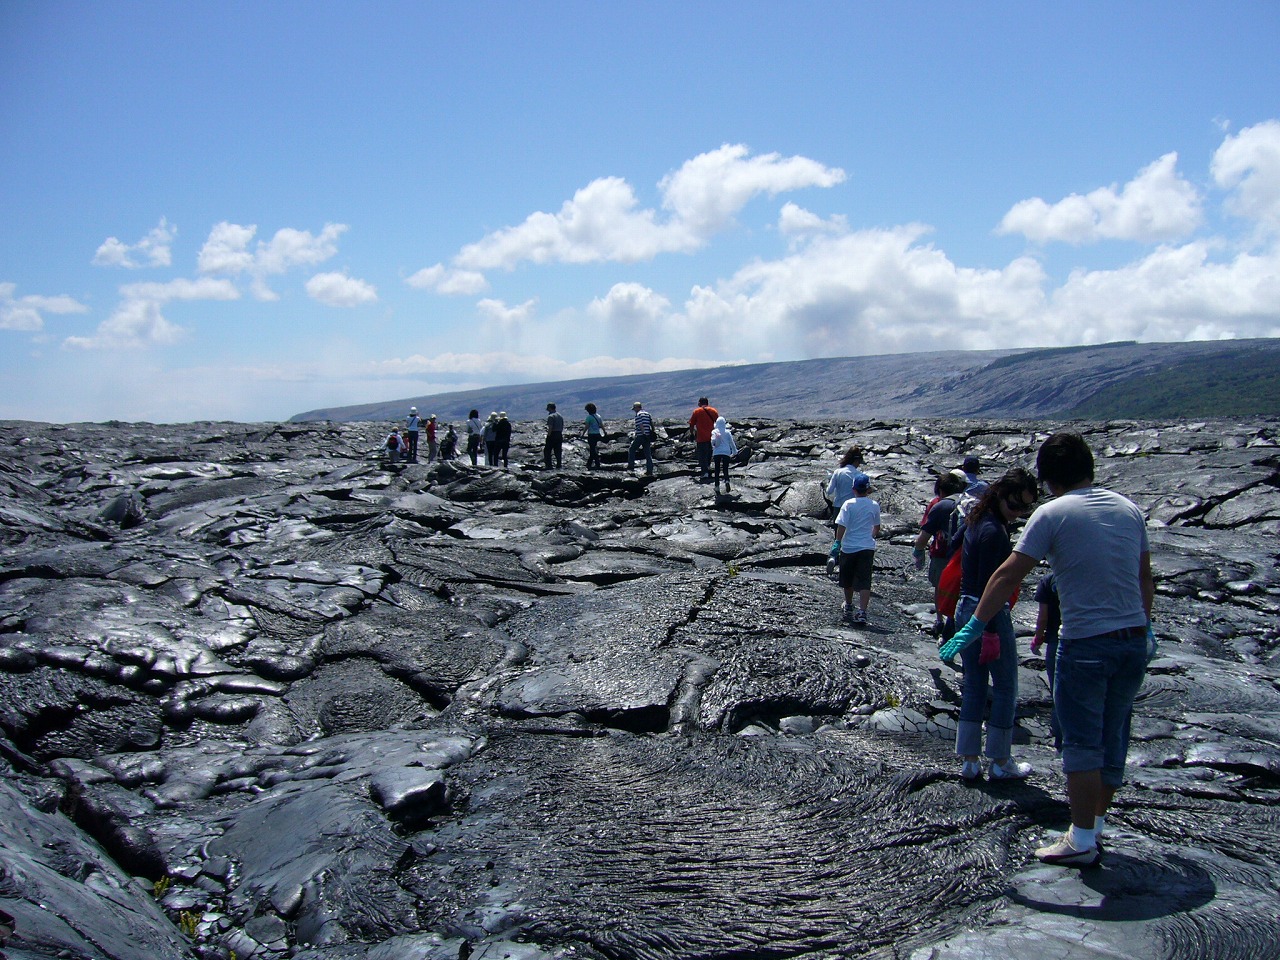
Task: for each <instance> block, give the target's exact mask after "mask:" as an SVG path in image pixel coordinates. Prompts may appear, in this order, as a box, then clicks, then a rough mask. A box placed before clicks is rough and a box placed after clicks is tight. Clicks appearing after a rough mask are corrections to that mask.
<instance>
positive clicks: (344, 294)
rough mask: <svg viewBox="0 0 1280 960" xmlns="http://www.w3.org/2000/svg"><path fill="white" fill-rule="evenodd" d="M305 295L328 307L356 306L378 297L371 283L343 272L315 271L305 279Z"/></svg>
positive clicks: (374, 300) (370, 301)
mask: <svg viewBox="0 0 1280 960" xmlns="http://www.w3.org/2000/svg"><path fill="white" fill-rule="evenodd" d="M307 295H308V296H309V297H311V299H313V300H319V301H320V302H321V303H323V304H326V305H327V306H330V307H358V306H360V305H361V304H362V303H374V302H376V301H377V299H378V291H377V290H376V289H375V288H374V287H373V286H372V285H371V284H368V283H366V282H365V281H363V280H357V279H356V278H355V277H349V276H347V275H346V274H345V273H317V274H316V275H315V276H314V277H312V278H311V279H310V280H308V281H307Z"/></svg>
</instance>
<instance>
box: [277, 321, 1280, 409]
mask: <svg viewBox="0 0 1280 960" xmlns="http://www.w3.org/2000/svg"><path fill="white" fill-rule="evenodd" d="M702 395H706V396H708V397H710V398H711V402H712V404H713V405H715V406H717V407H719V408H720V409H721V411H722V412H723V413H725V414H726V416H728V417H729V418H730V419H731V420H732V419H734V418H738V419H741V418H744V417H767V418H774V419H806V420H808V419H817V420H823V419H859V420H861V419H875V418H886V419H909V418H913V417H960V418H967V417H986V418H1015V419H1017V418H1046V417H1047V418H1060V419H1076V418H1079V419H1113V418H1123V417H1131V418H1141V417H1214V416H1221V417H1239V416H1253V415H1258V416H1280V339H1276V338H1272V339H1265V340H1214V341H1198V342H1194V343H1135V342H1132V341H1126V342H1121V343H1105V344H1098V345H1096V346H1081V347H1055V348H1047V349H1039V350H973V351H961V350H948V351H938V352H932V353H900V354H887V355H883V356H873V357H838V358H830V359H819V360H793V361H786V362H779V363H753V364H745V365H740V366H727V367H710V368H705V369H697V370H677V371H671V372H669V373H651V374H635V375H632V376H626V377H595V378H591V379H585V380H565V381H559V382H550V383H533V384H521V385H513V386H503V387H487V388H484V389H481V390H466V391H458V392H454V393H438V394H428V395H424V396H418V397H406V398H403V399H398V400H386V401H379V402H376V403H367V404H360V405H356V406H346V407H326V408H320V409H316V410H308V411H306V412H305V413H299V414H297V415H295V416H293V417H291V418H290V420H291V422H304V421H310V420H334V421H352V420H397V419H400V418H402V417H403V416H404V415H405V413H406V412H407V411H408V409H409V407H410V406H416V407H417V408H418V409H419V410H420V411H421V412H422V414H423V415H424V416H425V415H428V414H431V413H434V414H435V415H436V416H437V417H438V418H439V419H440V420H441V421H443V422H446V423H450V422H452V423H458V422H461V421H462V420H465V419H466V416H467V412H468V411H469V410H471V409H472V408H475V409H477V410H479V411H480V414H481V416H487V415H488V414H489V412H490V411H494V410H503V411H506V412H507V414H508V416H509V417H511V419H513V420H534V419H539V418H541V417H543V416H545V414H546V405H547V402H548V401H554V402H555V403H556V404H557V406H558V407H559V409H560V412H562V413H564V414H565V415H566V417H567V418H569V419H573V418H574V417H575V416H576V415H577V414H578V412H579V411H580V410H581V409H582V407H583V405H584V404H585V403H587V401H591V402H593V403H595V404H596V405H597V406H598V407H599V408H600V412H601V415H602V416H604V417H606V418H608V419H617V418H622V417H626V416H629V415H630V412H631V404H632V402H633V401H635V400H641V401H643V402H644V404H645V407H646V409H648V410H649V411H650V412H651V413H652V414H654V416H656V417H659V418H676V417H684V416H687V415H688V412H689V410H691V409H692V408H693V407H694V406H695V405H696V403H697V399H698V397H699V396H702Z"/></svg>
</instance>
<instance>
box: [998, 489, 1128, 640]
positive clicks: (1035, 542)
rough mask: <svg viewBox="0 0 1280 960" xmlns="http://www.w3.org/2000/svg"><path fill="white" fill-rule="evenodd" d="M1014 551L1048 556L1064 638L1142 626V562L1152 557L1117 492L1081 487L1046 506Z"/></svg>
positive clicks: (1126, 503) (1034, 556)
mask: <svg viewBox="0 0 1280 960" xmlns="http://www.w3.org/2000/svg"><path fill="white" fill-rule="evenodd" d="M1014 550H1016V551H1017V552H1018V553H1021V554H1023V555H1025V556H1028V557H1031V558H1033V559H1035V560H1043V559H1044V558H1045V557H1048V558H1049V565H1050V566H1051V567H1052V568H1053V575H1054V578H1055V579H1056V580H1057V582H1058V597H1059V599H1060V600H1061V603H1062V638H1063V639H1064V640H1071V639H1082V638H1084V637H1094V636H1097V635H1098V634H1100V633H1109V632H1110V631H1112V630H1120V629H1122V628H1124V627H1141V626H1144V625H1145V624H1146V622H1147V613H1146V610H1145V609H1144V608H1143V606H1142V581H1141V575H1140V571H1141V563H1140V560H1141V557H1142V554H1144V553H1149V552H1150V551H1151V547H1150V545H1149V544H1148V542H1147V524H1146V519H1145V518H1144V517H1143V516H1142V511H1141V510H1139V509H1138V508H1137V507H1136V506H1134V504H1133V503H1132V502H1131V501H1129V500H1127V499H1125V498H1124V497H1122V496H1120V494H1118V493H1113V492H1112V491H1110V490H1104V489H1103V488H1102V487H1084V488H1082V489H1080V490H1072V491H1070V492H1068V493H1065V494H1063V495H1062V496H1060V497H1058V498H1057V499H1056V500H1050V501H1049V502H1048V503H1046V504H1044V505H1043V506H1041V507H1040V508H1039V509H1037V510H1036V512H1035V513H1033V514H1032V515H1031V519H1030V520H1028V521H1027V526H1026V528H1025V529H1024V530H1023V531H1022V536H1021V538H1019V540H1018V545H1017V546H1016V547H1014Z"/></svg>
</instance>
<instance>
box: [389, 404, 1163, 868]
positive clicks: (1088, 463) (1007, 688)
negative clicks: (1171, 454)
mask: <svg viewBox="0 0 1280 960" xmlns="http://www.w3.org/2000/svg"><path fill="white" fill-rule="evenodd" d="M546 410H547V417H546V436H545V439H544V443H543V451H542V459H543V467H544V468H545V469H547V470H551V469H561V468H562V467H563V461H564V432H565V419H564V416H563V415H562V414H560V413H559V412H558V411H557V409H556V404H555V403H548V404H547V406H546ZM584 412H585V417H584V419H583V427H582V429H583V436H584V437H585V439H586V441H587V451H588V452H587V463H586V467H587V469H589V470H592V469H598V468H599V467H600V449H599V448H600V444H601V443H602V442H603V441H604V440H605V439H606V438H607V432H606V430H605V425H604V421H603V420H602V419H601V417H600V415H599V411H598V409H597V408H596V405H595V404H594V403H588V404H586V406H585V407H584ZM632 414H633V419H632V430H631V437H630V444H629V446H628V450H627V466H628V469H635V467H636V465H637V463H638V462H639V461H640V460H641V459H642V458H643V460H644V463H645V473H646V475H649V476H652V475H653V473H654V463H653V443H654V439H655V437H656V430H655V427H654V420H653V417H652V416H651V415H650V414H649V413H648V411H646V410H645V409H644V405H643V404H642V403H640V402H639V401H637V402H635V403H633V404H632ZM688 425H689V432H690V434H691V436H692V439H693V441H694V444H695V453H696V458H697V471H698V475H697V482H698V483H712V484H714V485H715V489H716V492H717V494H718V493H720V490H721V484H722V483H723V487H724V491H725V492H726V493H727V492H729V491H730V490H731V486H730V482H731V481H730V474H729V465H730V463H731V462H732V460H733V458H734V457H735V456H736V455H737V453H738V447H737V443H736V442H735V440H734V437H733V431H732V430H731V428H730V427H729V424H728V422H727V421H726V419H725V418H724V417H722V416H721V415H720V413H719V411H718V410H716V408H715V407H713V406H711V404H710V402H709V400H708V398H707V397H705V396H704V397H699V398H698V405H697V407H696V408H695V409H694V411H693V413H692V414H691V415H690V417H689V421H688ZM424 430H425V432H426V434H427V449H428V454H427V457H428V462H430V461H432V460H435V459H436V458H437V456H438V457H439V458H440V459H442V460H448V459H452V458H453V457H454V456H456V455H457V434H456V433H455V431H454V430H453V428H452V426H450V427H449V428H448V433H447V434H446V436H445V439H444V441H443V442H441V443H440V444H439V445H437V442H436V417H435V415H431V416H429V417H428V418H427V419H426V420H425V421H423V420H422V419H421V418H419V416H418V411H417V408H412V409H411V410H410V412H409V417H408V418H407V420H406V424H405V430H404V435H403V437H401V436H400V434H399V431H398V430H393V431H392V433H391V435H390V436H389V437H388V439H387V444H386V445H387V450H388V452H389V453H390V454H391V456H392V458H393V459H394V458H396V457H397V456H403V457H404V458H405V459H407V460H409V461H410V462H415V461H416V460H417V458H418V436H419V433H420V432H424ZM466 431H467V444H466V453H467V455H468V456H469V457H470V459H471V463H472V464H473V465H478V463H479V457H480V454H481V452H482V450H483V453H484V457H485V463H486V464H487V465H488V466H491V467H496V466H498V465H499V464H501V465H502V466H504V467H505V466H507V464H508V455H509V449H510V443H511V422H510V421H509V420H508V419H507V416H506V414H505V412H495V413H492V414H490V415H489V418H488V420H486V421H481V419H480V414H479V412H478V411H477V410H472V411H471V412H470V415H469V417H468V419H467V424H466ZM863 461H864V456H863V452H862V450H861V448H860V447H859V446H857V445H854V446H851V447H849V448H848V449H847V450H846V451H845V453H844V454H843V456H842V457H841V459H840V462H839V464H838V466H837V467H836V469H835V470H834V471H833V472H832V474H831V477H830V479H829V481H828V483H827V486H826V495H827V498H828V499H829V500H830V501H831V522H832V526H833V529H834V534H835V536H834V542H833V544H832V547H831V551H830V554H829V556H828V560H827V570H828V572H829V573H830V574H831V575H833V576H835V577H837V578H838V580H839V582H840V586H841V588H842V591H843V594H844V599H843V604H842V608H841V613H842V616H843V618H844V619H846V620H847V621H849V622H850V623H852V624H853V625H855V626H859V627H865V626H866V625H867V623H868V607H869V605H870V601H871V585H872V579H873V575H874V569H875V551H876V541H877V539H878V538H879V536H880V532H881V523H880V505H879V504H878V503H877V502H876V501H875V500H874V499H872V497H871V493H872V481H871V478H870V476H869V475H868V474H867V473H865V472H863V470H862V467H863ZM1035 466H1036V472H1035V474H1033V473H1031V472H1030V471H1029V470H1027V469H1025V468H1023V467H1013V468H1012V469H1010V470H1008V471H1006V472H1005V473H1004V474H1003V475H1002V476H1000V477H998V478H997V479H995V480H994V481H990V482H988V481H986V480H984V479H982V478H981V477H980V476H979V472H980V469H981V464H980V462H979V460H978V458H977V457H976V456H973V455H970V456H967V457H965V458H964V460H963V461H962V462H961V463H960V464H959V465H958V466H957V467H955V468H954V469H950V470H945V471H942V472H940V473H939V474H938V475H937V477H936V479H935V482H934V496H933V499H932V500H931V501H930V502H929V503H928V505H927V506H926V508H925V511H924V515H923V516H922V518H921V520H920V524H919V533H918V535H917V536H916V538H915V540H914V543H913V546H912V554H913V559H914V563H915V567H916V569H917V570H924V569H926V567H927V570H928V579H929V583H930V584H931V586H932V587H933V592H934V610H935V615H934V630H933V632H934V635H935V637H936V639H937V641H938V645H939V655H940V657H941V658H942V659H943V660H944V662H947V663H950V664H952V665H953V666H954V664H955V659H956V658H957V657H958V658H959V662H960V669H961V671H962V682H961V705H960V717H959V721H958V724H957V730H956V746H955V752H956V756H957V757H958V758H959V760H960V777H961V779H962V780H963V781H964V782H966V783H976V782H978V781H980V780H981V779H982V778H983V776H984V768H983V759H982V758H983V757H985V759H986V767H985V777H986V778H987V779H989V780H991V781H1005V780H1021V779H1024V778H1026V777H1028V776H1029V775H1030V774H1031V773H1032V772H1033V769H1032V767H1031V765H1030V764H1029V763H1026V762H1024V761H1021V760H1018V759H1016V758H1014V757H1013V756H1012V747H1013V729H1014V723H1015V719H1016V710H1017V698H1018V652H1017V636H1016V633H1015V629H1014V625H1013V619H1012V608H1013V605H1014V604H1015V603H1016V602H1017V600H1018V593H1019V588H1020V586H1021V584H1022V581H1023V580H1024V579H1025V578H1026V576H1027V575H1028V574H1029V573H1030V572H1031V571H1032V569H1033V568H1034V567H1035V566H1036V565H1037V564H1038V563H1040V562H1041V561H1042V560H1046V559H1047V560H1048V563H1049V566H1050V568H1051V572H1050V573H1049V574H1048V575H1046V576H1045V577H1044V579H1043V580H1042V581H1041V583H1040V585H1039V588H1038V589H1037V590H1036V595H1035V600H1036V602H1037V603H1038V604H1039V610H1038V615H1037V621H1036V632H1035V636H1034V638H1033V641H1032V646H1031V649H1032V653H1033V654H1036V653H1038V652H1039V651H1040V650H1042V649H1043V650H1044V651H1045V653H1046V667H1047V673H1048V677H1049V683H1050V686H1051V689H1052V692H1053V710H1052V716H1051V732H1052V734H1053V737H1054V744H1055V747H1057V748H1058V749H1059V750H1060V753H1061V757H1062V769H1063V772H1064V774H1065V775H1066V779H1067V795H1068V801H1069V805H1070V811H1071V827H1070V829H1068V830H1067V832H1066V833H1064V834H1063V835H1062V837H1061V838H1059V839H1058V840H1057V841H1055V842H1054V843H1051V844H1049V845H1047V846H1044V847H1041V848H1040V849H1038V850H1036V856H1037V857H1038V858H1039V859H1040V860H1041V861H1043V862H1045V863H1049V864H1058V865H1063V866H1073V867H1089V866H1094V865H1096V864H1098V863H1099V862H1100V859H1101V856H1102V848H1101V845H1100V844H1099V842H1098V841H1099V837H1100V835H1101V833H1102V830H1103V828H1104V827H1105V825H1106V813H1107V809H1108V807H1109V805H1110V802H1111V799H1112V797H1113V795H1114V794H1115V792H1116V789H1117V788H1118V787H1119V786H1120V785H1121V783H1122V781H1123V776H1124V768H1125V761H1126V756H1127V750H1128V739H1129V718H1130V715H1131V712H1132V708H1133V701H1134V698H1135V697H1136V695H1137V692H1138V689H1139V687H1140V686H1141V684H1142V681H1143V678H1144V676H1145V674H1146V668H1147V664H1148V663H1149V661H1150V660H1151V658H1152V657H1154V655H1155V649H1156V642H1155V634H1154V632H1153V630H1152V628H1151V604H1152V599H1153V596H1154V588H1153V583H1152V576H1151V563H1150V547H1149V544H1148V541H1147V535H1146V526H1145V519H1144V517H1143V515H1142V513H1141V511H1139V510H1138V508H1137V507H1136V506H1135V505H1134V504H1133V503H1131V502H1130V501H1129V500H1127V499H1125V498H1124V497H1122V496H1120V495H1119V494H1116V493H1114V492H1112V491H1110V490H1106V489H1104V488H1101V487H1096V486H1094V482H1093V481H1094V466H1093V454H1092V452H1091V451H1090V450H1089V448H1088V445H1087V444H1086V443H1085V441H1084V440H1083V438H1082V437H1080V436H1079V435H1078V434H1074V433H1056V434H1053V435H1052V436H1050V437H1049V438H1048V439H1047V440H1046V441H1045V442H1044V444H1043V445H1042V446H1041V448H1040V450H1039V452H1038V455H1037V457H1036V465H1035ZM1042 492H1044V493H1047V494H1048V495H1049V496H1050V498H1051V499H1050V500H1049V501H1047V502H1046V503H1043V504H1040V503H1039V497H1040V495H1041V493H1042ZM1024 520H1025V521H1026V526H1025V528H1024V529H1023V530H1022V533H1021V535H1020V536H1019V537H1018V539H1017V541H1016V543H1015V541H1014V537H1013V532H1014V529H1015V526H1016V525H1017V524H1018V523H1019V522H1021V521H1024ZM984 721H985V723H984Z"/></svg>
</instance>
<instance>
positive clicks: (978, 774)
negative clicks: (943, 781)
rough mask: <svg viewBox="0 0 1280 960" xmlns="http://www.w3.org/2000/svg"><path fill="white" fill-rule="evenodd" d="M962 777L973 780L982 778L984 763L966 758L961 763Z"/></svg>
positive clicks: (962, 778)
mask: <svg viewBox="0 0 1280 960" xmlns="http://www.w3.org/2000/svg"><path fill="white" fill-rule="evenodd" d="M960 779H961V780H967V781H969V782H973V781H974V780H981V779H982V764H981V763H979V762H978V761H977V760H966V761H965V762H964V763H962V764H960Z"/></svg>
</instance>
